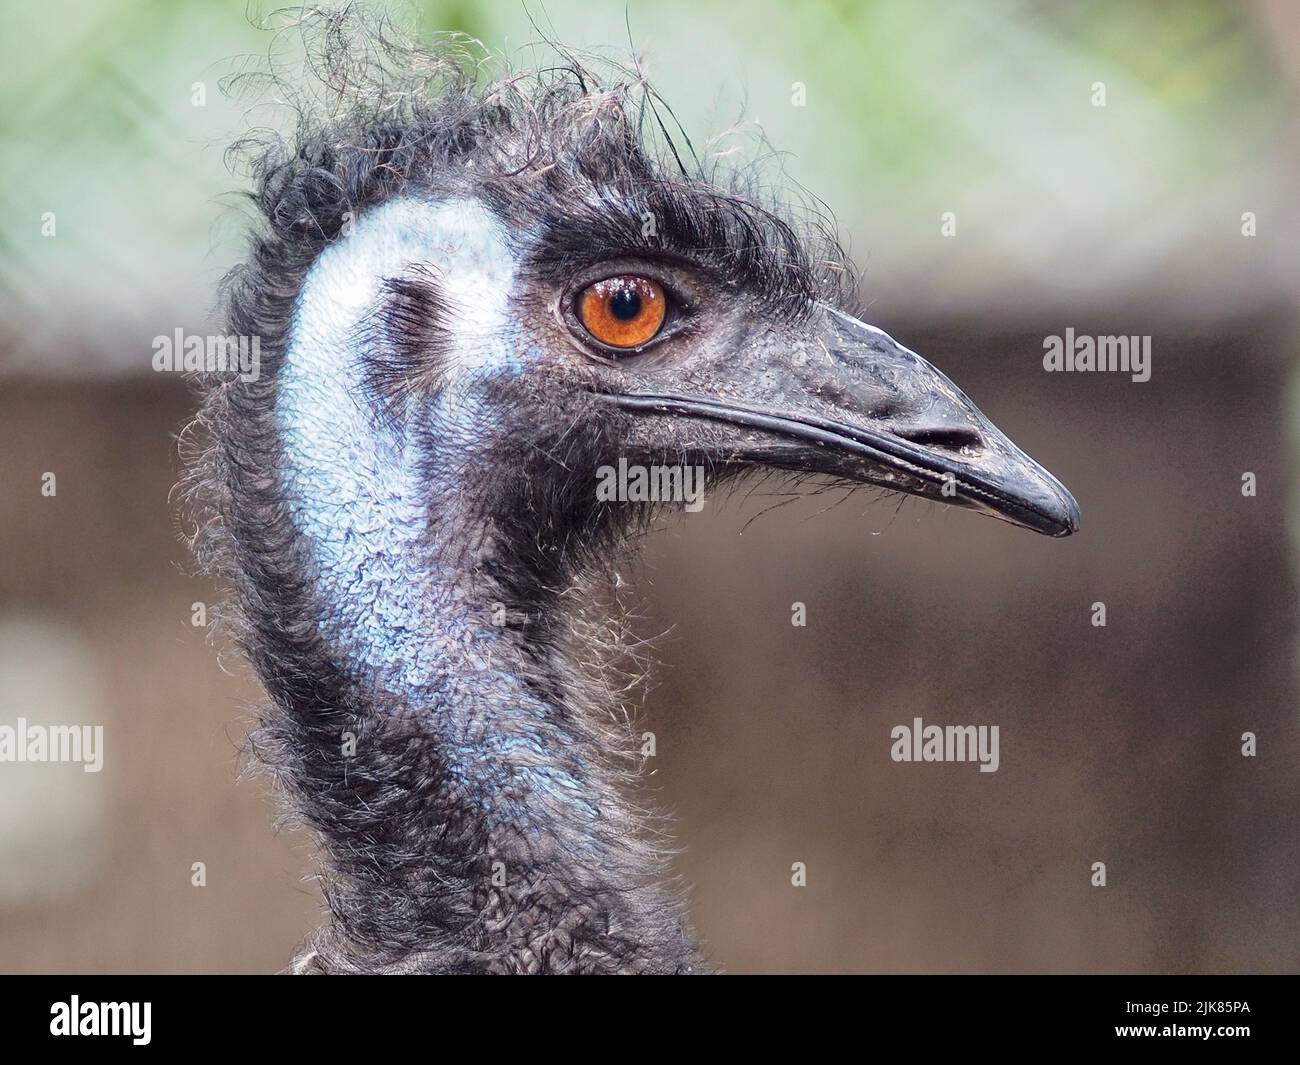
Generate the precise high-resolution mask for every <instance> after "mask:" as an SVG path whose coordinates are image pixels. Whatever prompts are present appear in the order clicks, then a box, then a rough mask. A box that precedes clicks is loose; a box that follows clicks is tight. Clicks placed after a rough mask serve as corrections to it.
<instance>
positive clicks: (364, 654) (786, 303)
mask: <svg viewBox="0 0 1300 1065" xmlns="http://www.w3.org/2000/svg"><path fill="white" fill-rule="evenodd" d="M327 36H328V37H329V38H330V40H331V41H332V42H333V43H332V44H331V45H330V46H329V47H331V48H343V49H344V50H345V53H346V54H345V55H344V56H343V57H342V60H340V57H339V56H338V55H337V54H336V55H331V56H328V57H326V58H327V60H328V61H324V62H321V63H320V64H318V69H320V70H323V71H325V72H326V73H325V74H324V75H323V76H324V77H326V78H327V79H329V78H335V79H336V81H337V82H338V83H339V95H338V96H336V97H335V98H334V102H335V104H336V106H334V107H333V108H332V110H331V112H330V113H329V114H328V115H326V116H324V117H321V118H313V117H311V114H310V113H308V112H306V111H304V113H303V115H302V117H301V121H300V124H299V129H298V131H297V134H296V139H295V140H294V141H293V142H292V143H280V142H276V141H273V142H271V143H270V144H269V145H266V146H263V148H261V149H259V150H260V151H261V154H260V155H255V164H254V171H253V176H254V186H255V191H254V199H255V202H256V204H257V207H258V208H259V210H260V215H261V219H262V225H261V226H260V229H259V232H258V233H257V234H256V235H255V237H254V238H253V240H252V246H251V251H250V254H249V257H248V259H247V261H246V263H245V264H244V265H243V266H241V267H239V268H237V269H236V270H235V271H234V272H233V273H232V274H231V276H230V277H229V278H228V282H227V286H226V307H227V315H228V329H227V331H228V332H229V333H230V334H231V335H234V336H246V337H258V338H260V342H261V349H260V350H261V355H262V365H261V372H260V374H258V375H256V376H255V379H250V377H252V376H253V375H247V374H245V375H236V374H230V373H227V374H210V375H208V376H207V377H206V378H204V379H203V382H202V392H203V396H202V404H201V408H200V412H199V414H198V416H197V418H196V422H195V424H194V427H193V428H194V430H195V432H196V434H197V435H196V436H194V437H192V438H191V439H193V440H197V441H201V443H199V444H198V445H197V447H198V450H197V452H195V453H194V454H192V455H190V456H188V458H189V461H190V463H191V466H192V472H191V487H192V497H193V499H194V500H195V501H196V505H197V506H198V507H199V508H200V516H201V520H200V523H199V524H200V534H199V535H198V536H197V537H196V541H197V543H196V550H197V551H198V552H199V557H200V559H201V560H202V561H203V562H205V563H207V564H208V565H209V566H210V567H211V568H212V570H213V571H215V572H216V573H217V574H218V575H220V576H222V577H224V578H225V579H226V580H227V581H228V582H229V583H230V585H231V586H232V593H233V594H232V597H231V598H232V600H233V602H234V604H235V607H236V614H237V616H236V624H237V629H236V632H237V636H238V640H239V642H240V645H241V647H242V649H243V650H244V652H245V653H246V655H247V656H248V657H249V659H250V660H251V662H252V664H253V666H254V668H255V669H256V671H257V673H258V674H259V676H260V678H261V680H262V682H263V684H264V686H265V688H266V690H267V692H268V694H269V696H270V702H271V705H270V707H269V708H268V710H267V712H266V714H265V717H264V720H263V721H262V723H261V727H260V728H259V729H257V730H255V731H254V732H253V734H252V736H251V737H250V743H251V746H252V748H253V752H254V754H255V756H256V757H257V758H258V759H259V760H260V761H261V762H262V763H264V764H265V765H267V766H269V767H270V772H271V774H272V776H273V779H274V782H275V783H276V784H277V786H278V788H279V789H280V790H281V791H282V792H283V794H284V795H285V797H286V801H287V806H288V808H289V810H290V812H291V815H293V816H296V817H297V818H298V819H300V820H301V822H304V823H305V824H306V825H308V826H309V827H310V828H311V829H312V830H313V831H314V832H315V833H316V835H317V836H318V837H319V840H320V844H321V852H322V853H321V883H322V889H323V893H324V897H325V901H326V903H327V906H328V910H329V918H328V921H327V923H326V924H325V925H324V926H323V927H322V928H321V929H319V930H318V931H317V932H316V933H315V934H314V935H313V937H312V939H311V941H310V942H309V943H308V944H307V945H306V946H305V948H304V950H303V952H302V953H301V954H300V955H299V957H298V959H297V961H296V962H295V963H294V965H293V969H294V971H299V972H336V973H346V972H387V973H423V972H444V973H472V972H487V973H533V972H539V973H609V972H619V973H693V972H704V971H709V970H710V969H711V968H712V964H711V963H710V961H709V960H708V959H707V958H706V957H705V956H704V954H703V952H702V950H701V948H700V947H699V946H698V945H697V942H696V940H695V938H694V937H693V935H692V932H691V930H690V928H689V924H688V921H687V919H686V914H685V908H684V905H683V902H682V898H681V892H680V890H679V888H678V886H677V885H676V883H675V881H674V879H673V878H672V877H671V876H670V874H669V868H668V859H669V853H668V849H667V847H666V845H665V842H664V841H665V834H664V833H663V832H662V830H661V828H660V826H658V825H657V823H656V822H655V821H654V819H653V816H652V815H651V813H650V812H649V811H648V810H647V809H646V808H644V806H643V804H642V802H641V801H640V800H639V799H638V797H637V790H636V783H637V776H638V769H639V753H638V750H637V746H636V740H635V734H634V732H633V730H632V727H631V725H630V723H629V719H628V717H627V713H626V710H625V707H624V689H623V688H622V687H620V685H621V684H622V681H623V678H622V677H621V675H620V674H619V673H618V672H617V671H616V670H614V669H613V668H612V667H613V665H614V664H615V659H614V654H615V651H614V650H611V647H610V645H611V644H614V643H616V642H617V641H611V640H610V639H609V638H608V633H609V631H610V630H611V628H612V627H613V628H616V627H617V625H616V623H615V622H611V621H610V620H609V619H608V618H605V617H603V616H602V613H601V609H600V603H601V597H600V589H602V588H605V587H607V584H606V581H607V580H608V576H609V572H610V569H609V567H610V563H611V560H615V559H618V558H621V557H622V556H623V554H624V553H625V552H626V551H627V550H628V549H630V548H631V547H632V546H633V545H634V544H635V542H636V540H637V536H638V533H639V532H640V531H641V530H642V529H643V528H644V527H645V526H646V524H647V522H648V521H649V520H650V518H649V516H648V514H647V511H649V510H652V509H656V508H651V507H649V506H647V505H646V504H644V503H634V502H628V501H622V502H620V501H619V500H617V499H615V500H611V499H609V498H608V493H602V494H599V495H598V493H597V491H596V484H597V478H598V470H600V468H601V467H608V466H612V465H617V464H618V463H619V462H620V460H622V461H625V462H627V463H635V464H641V465H645V466H656V465H658V466H662V465H679V464H690V465H697V466H701V467H703V469H704V470H705V476H706V481H707V483H708V485H709V486H710V490H712V489H713V488H715V487H716V486H718V485H722V484H726V483H734V482H735V480H736V479H737V478H740V477H743V476H744V475H746V474H747V473H750V472H752V471H780V472H783V473H785V474H789V475H793V476H795V477H796V478H799V477H806V476H812V477H817V478H821V479H822V480H823V483H824V482H825V481H827V480H829V481H830V482H831V483H839V484H844V485H852V486H874V487H876V488H883V489H888V490H892V491H895V492H901V493H908V494H911V495H915V496H923V497H929V498H933V499H936V500H940V501H943V502H947V503H950V504H954V505H957V506H963V507H970V508H975V509H977V510H980V511H983V512H986V513H988V514H991V515H994V516H996V517H999V518H1001V519H1004V520H1006V521H1008V522H1011V523H1013V524H1015V525H1018V526H1021V527H1024V528H1027V529H1030V530H1034V531H1036V532H1039V533H1045V534H1048V535H1052V536H1065V535H1068V534H1070V533H1071V532H1073V531H1074V530H1075V529H1076V528H1077V526H1078V523H1079V511H1078V508H1077V506H1076V504H1075V502H1074V500H1073V499H1072V498H1071V496H1070V494H1069V493H1068V492H1067V491H1066V490H1065V489H1064V487H1062V485H1061V484H1060V483H1059V482H1058V481H1057V480H1056V479H1055V478H1053V477H1052V476H1051V475H1050V474H1049V473H1047V472H1046V471H1045V470H1044V469H1043V468H1041V467H1040V466H1039V465H1037V464H1036V463H1035V462H1034V461H1033V460H1031V459H1030V458H1029V457H1028V456H1026V455H1025V454H1024V453H1023V452H1022V451H1020V450H1019V449H1018V448H1017V447H1016V446H1015V445H1014V444H1012V443H1011V442H1010V441H1009V440H1008V439H1007V438H1006V437H1005V436H1004V435H1002V433H1000V432H999V431H998V430H997V429H996V428H994V426H993V425H992V424H990V422H989V421H988V420H987V419H986V418H985V417H984V416H983V415H982V414H981V413H980V412H979V410H977V409H976V407H975V406H974V405H973V404H972V403H971V402H970V400H968V399H967V398H966V396H965V395H964V394H963V393H962V392H961V391H960V390H959V389H958V388H957V387H956V386H955V385H954V384H953V383H952V382H951V381H949V380H948V379H947V378H946V377H945V376H944V375H943V374H942V373H940V372H939V371H938V370H936V369H935V368H934V367H933V366H931V365H930V364H929V363H928V362H926V361H925V360H924V359H923V358H921V357H920V356H918V355H916V354H915V353H913V352H912V351H910V350H908V349H907V348H905V347H903V346H902V345H901V344H899V343H898V342H896V341H895V340H893V339H892V338H891V337H889V336H888V335H886V334H885V333H884V332H882V331H881V330H879V329H877V328H875V327H873V326H871V325H868V324H866V323H864V322H862V321H860V320H859V319H858V318H857V317H855V316H854V314H853V313H852V311H853V305H852V302H851V301H852V298H853V289H854V282H853V275H852V272H851V270H850V268H849V265H848V263H847V262H846V260H845V257H844V255H843V253H842V251H841V250H840V248H839V246H838V244H837V243H836V242H835V241H834V239H833V238H832V237H830V236H827V235H826V227H820V228H818V227H817V226H812V227H810V226H806V225H797V224H796V223H795V222H793V221H791V220H790V218H791V217H792V216H791V215H790V213H789V212H788V211H787V212H785V213H783V211H782V209H779V208H777V207H774V206H768V205H764V203H763V202H762V197H761V196H759V195H757V194H756V193H755V192H754V191H753V187H752V186H753V184H754V183H753V182H752V181H751V182H749V183H748V184H747V179H746V172H745V171H739V172H732V173H729V174H728V173H724V172H722V171H720V170H719V169H718V167H717V166H715V165H713V164H711V163H707V162H706V163H701V162H699V161H698V159H697V158H696V156H695V155H694V154H693V152H692V150H691V149H690V147H689V144H688V143H687V142H686V141H685V139H684V136H683V135H681V134H680V133H678V134H677V135H675V136H670V135H669V133H668V122H666V121H664V120H663V118H662V116H663V113H664V108H663V104H662V102H661V101H660V100H659V98H658V97H657V96H656V95H655V94H654V92H653V90H651V89H650V88H649V87H648V86H647V85H646V84H645V82H644V81H643V80H642V79H641V78H640V77H639V75H638V74H636V73H635V72H633V73H630V74H627V73H624V74H623V75H622V76H618V75H613V76H611V75H606V76H605V78H604V80H603V81H602V79H601V78H599V77H597V75H596V74H594V73H593V72H592V70H591V69H590V68H589V66H585V65H584V64H582V63H580V62H578V61H576V60H571V59H568V58H566V61H565V62H563V63H561V64H559V65H557V66H555V67H550V68H546V69H543V70H539V71H533V72H529V73H519V72H506V73H505V74H504V75H502V76H500V77H498V78H496V80H492V79H491V78H487V77H485V76H482V75H479V74H477V73H476V71H475V69H474V68H475V64H473V63H467V62H465V61H464V60H463V59H461V58H458V57H457V56H456V54H455V53H454V52H453V51H450V50H447V51H440V50H430V51H427V52H416V51H412V50H410V49H406V48H404V47H403V48H397V47H395V46H386V47H385V48H383V49H380V51H381V52H382V53H383V54H382V56H381V57H380V58H378V59H376V58H375V56H374V54H371V53H370V52H367V54H366V55H365V56H364V57H363V59H361V60H355V53H354V52H352V51H347V49H349V48H350V47H351V46H350V45H346V44H344V45H339V44H338V35H337V34H328V35H327ZM354 60H355V61H354ZM359 63H360V64H361V65H367V66H369V67H370V68H372V69H371V71H370V73H371V75H374V71H375V69H378V71H379V73H378V75H375V76H371V77H369V80H368V81H367V82H366V84H367V85H369V86H370V88H369V89H359V88H357V86H358V84H360V82H359V79H358V75H357V65H358V64H359ZM345 98H346V101H347V102H346V105H345V106H337V104H338V101H339V100H342V99H345ZM805 230H806V232H805ZM604 652H608V653H607V654H606V653H604Z"/></svg>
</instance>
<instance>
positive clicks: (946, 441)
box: [609, 307, 1080, 536]
mask: <svg viewBox="0 0 1300 1065" xmlns="http://www.w3.org/2000/svg"><path fill="white" fill-rule="evenodd" d="M757 348H758V350H756V351H754V352H753V355H754V357H753V358H748V357H747V358H742V359H732V360H730V361H729V362H728V363H727V365H726V366H725V367H721V368H719V371H718V373H717V374H715V375H714V376H713V377H712V378H710V380H709V382H708V384H707V385H706V386H705V387H703V388H698V389H697V388H691V389H689V392H691V393H695V394H680V395H671V394H665V393H663V392H658V391H656V392H650V391H648V390H647V391H645V392H640V391H638V392H636V393H626V394H622V395H617V396H610V397H609V398H610V399H611V400H613V401H614V402H615V403H617V404H618V405H619V406H620V407H623V408H625V409H629V410H635V411H640V412H643V413H657V414H661V415H676V416H678V417H683V416H684V417H688V418H694V419H704V420H707V421H711V422H715V423H726V424H728V425H730V426H732V427H735V428H741V429H743V430H745V432H744V440H745V442H744V444H743V445H737V446H736V447H734V448H733V449H731V450H730V452H729V453H728V455H727V456H726V457H727V458H729V459H731V460H733V461H734V460H739V461H743V462H746V463H762V464H764V465H769V466H776V467H779V468H783V469H791V470H796V471H800V472H808V473H822V474H828V475H831V476H836V477H843V478H846V479H850V480H854V481H859V482H862V483H867V484H873V485H877V486H880V487H883V488H889V489H893V490H895V491H900V492H906V493H909V494H911V495H917V496H924V497H927V498H932V499H937V500H940V501H941V502H946V503H951V504H955V505H957V506H964V507H969V508H973V509H976V510H980V511H983V512H984V513H987V514H991V515H993V516H995V517H998V518H1001V519H1002V520H1004V521H1008V522H1010V523H1011V524H1013V525H1019V526H1021V527H1023V528H1026V529H1032V530H1033V531H1035V532H1039V533H1044V534H1046V535H1048V536H1069V535H1070V534H1071V533H1073V532H1075V531H1076V530H1077V529H1078V528H1079V522H1080V515H1079V506H1078V504H1077V503H1076V502H1075V501H1074V497H1073V496H1072V495H1070V493H1069V492H1068V491H1067V490H1066V489H1065V487H1064V485H1062V484H1061V482H1060V481H1058V480H1057V479H1056V478H1055V477H1053V476H1052V475H1051V474H1050V473H1048V472H1047V470H1045V469H1044V468H1043V467H1042V466H1040V465H1039V464H1038V463H1037V462H1035V461H1034V460H1033V459H1031V458H1030V457H1029V456H1028V455H1026V454H1025V453H1024V452H1023V451H1021V450H1020V449H1019V448H1018V447H1016V445H1015V444H1013V443H1012V442H1011V441H1010V440H1009V439H1007V437H1006V436H1005V435H1003V434H1002V433H1001V432H1000V431H999V430H998V429H997V428H996V427H995V426H994V425H993V424H992V423H991V422H990V421H989V420H988V419H987V418H986V417H984V415H983V414H981V413H980V411H979V409H978V408H977V407H976V406H975V404H973V403H972V402H971V401H970V400H969V399H967V398H966V396H965V394H964V393H963V392H962V391H961V389H959V388H958V387H957V386H956V385H954V384H953V383H952V382H951V381H950V380H948V378H947V377H945V376H944V375H943V374H942V373H940V372H939V371H938V370H936V369H935V368H934V367H933V366H931V365H930V364H929V363H928V362H926V361H925V359H923V358H921V357H920V356H919V355H917V354H916V353H915V352H913V351H909V350H908V349H907V348H905V347H903V346H902V345H901V344H899V343H898V342H897V341H896V340H894V339H893V338H892V337H890V336H888V335H887V334H885V333H883V332H881V331H880V330H879V329H876V328H875V327H874V326H870V325H866V324H865V323H863V322H860V321H858V320H857V319H855V318H850V317H849V316H848V315H845V314H842V313H840V312H838V311H835V310H832V309H831V308H828V307H820V308H818V311H817V313H816V314H815V316H814V320H813V332H812V334H811V337H810V341H805V342H803V343H800V344H796V345H793V350H792V347H791V346H790V345H785V346H784V347H781V346H777V344H776V343H774V340H773V338H769V339H767V340H765V341H760V342H757ZM646 383H647V384H649V382H648V381H647V382H646ZM706 393H707V394H706Z"/></svg>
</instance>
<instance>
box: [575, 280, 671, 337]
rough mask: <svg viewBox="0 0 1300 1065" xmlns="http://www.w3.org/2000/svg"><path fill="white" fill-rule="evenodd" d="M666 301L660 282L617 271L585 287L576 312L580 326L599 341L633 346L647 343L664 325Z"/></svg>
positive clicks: (580, 294)
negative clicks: (615, 275)
mask: <svg viewBox="0 0 1300 1065" xmlns="http://www.w3.org/2000/svg"><path fill="white" fill-rule="evenodd" d="M667 305H668V300H667V297H666V296H665V295H664V289H663V286H662V285H660V284H659V282H657V281H651V280H650V279H649V278H648V277H639V276H637V275H636V274H620V275H619V276H617V277H607V278H605V280H604V281H597V282H596V283H595V284H594V285H588V286H587V287H586V288H584V289H583V290H582V291H581V292H580V293H579V294H578V299H577V312H578V320H579V321H580V322H581V323H582V326H583V328H584V329H586V330H587V332H588V333H590V334H591V335H592V336H593V337H594V338H595V339H596V340H598V341H599V342H600V343H602V344H604V345H606V346H607V347H611V348H624V349H632V348H639V347H641V346H642V345H643V344H648V343H649V342H650V341H651V340H653V339H654V338H655V336H656V335H657V334H658V332H659V330H660V329H661V328H663V324H664V315H665V314H666V313H667Z"/></svg>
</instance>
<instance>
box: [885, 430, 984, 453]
mask: <svg viewBox="0 0 1300 1065" xmlns="http://www.w3.org/2000/svg"><path fill="white" fill-rule="evenodd" d="M897 434H898V435H899V436H900V437H902V438H903V439H904V440H906V441H908V442H909V443H912V444H920V445H921V446H923V447H939V448H945V449H948V450H952V451H959V450H960V449H962V448H964V447H979V446H980V445H981V444H982V443H983V442H984V441H983V439H982V438H981V436H980V434H979V433H977V432H976V431H975V430H974V429H963V428H960V427H957V426H947V425H945V426H933V427H928V428H921V429H900V430H897Z"/></svg>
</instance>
